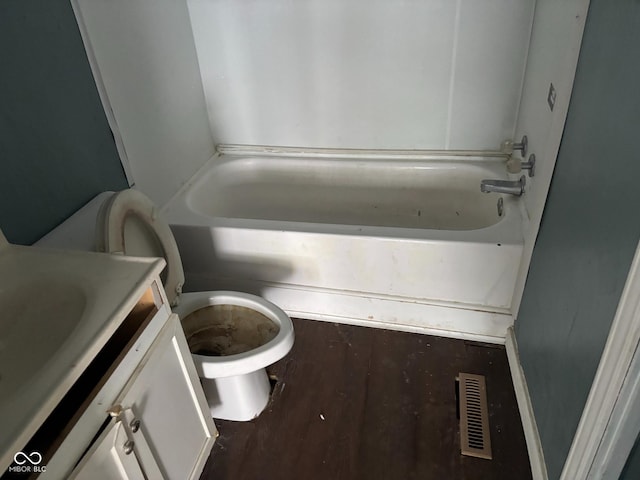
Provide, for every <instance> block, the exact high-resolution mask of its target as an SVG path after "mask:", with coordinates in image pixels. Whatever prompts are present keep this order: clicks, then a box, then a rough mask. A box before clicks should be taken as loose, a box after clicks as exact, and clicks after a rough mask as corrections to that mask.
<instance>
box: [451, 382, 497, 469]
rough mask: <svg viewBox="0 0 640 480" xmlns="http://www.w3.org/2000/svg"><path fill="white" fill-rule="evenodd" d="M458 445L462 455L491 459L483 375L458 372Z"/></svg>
mask: <svg viewBox="0 0 640 480" xmlns="http://www.w3.org/2000/svg"><path fill="white" fill-rule="evenodd" d="M458 379H459V381H460V446H461V449H462V454H463V455H469V456H472V457H479V458H487V459H491V439H490V437H489V410H488V408H487V388H486V384H485V379H484V376H483V375H474V374H472V373H460V374H459V375H458Z"/></svg>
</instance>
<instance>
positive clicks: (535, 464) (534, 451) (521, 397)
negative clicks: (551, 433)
mask: <svg viewBox="0 0 640 480" xmlns="http://www.w3.org/2000/svg"><path fill="white" fill-rule="evenodd" d="M505 347H506V350H507V359H508V360H509V368H510V369H511V378H512V380H513V389H514V390H515V393H516V400H517V401H518V409H519V410H520V419H521V420H522V429H523V430H524V437H525V440H526V442H527V451H528V452H529V461H530V462H531V474H532V476H533V480H547V479H548V476H547V466H546V464H545V463H544V455H543V452H542V444H541V443H540V435H539V434H538V426H537V424H536V420H535V416H534V413H533V407H532V405H531V398H530V397H529V389H528V388H527V381H526V379H525V377H524V372H523V371H522V366H521V365H520V356H519V354H518V344H517V342H516V335H515V332H514V330H513V327H509V329H508V331H507V337H506V339H505Z"/></svg>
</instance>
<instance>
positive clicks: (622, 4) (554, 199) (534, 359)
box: [516, 0, 640, 480]
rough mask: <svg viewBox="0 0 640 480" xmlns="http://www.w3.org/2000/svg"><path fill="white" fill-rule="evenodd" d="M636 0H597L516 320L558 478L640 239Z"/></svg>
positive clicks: (552, 474) (552, 473) (639, 20)
mask: <svg viewBox="0 0 640 480" xmlns="http://www.w3.org/2000/svg"><path fill="white" fill-rule="evenodd" d="M638 58H640V2H638V1H637V0H620V1H617V2H609V1H607V0H591V6H590V9H589V16H588V18H587V24H586V28H585V33H584V38H583V44H582V50H581V54H580V61H579V64H578V70H577V75H576V81H575V86H574V91H573V95H572V98H571V105H570V109H569V116H568V119H567V124H566V127H565V131H564V136H563V140H562V145H561V148H560V153H559V156H558V161H557V165H556V169H555V173H554V177H553V181H552V183H551V189H550V193H549V197H548V199H547V205H546V208H545V212H544V216H543V219H542V224H541V228H540V233H539V235H538V239H537V242H536V246H535V250H534V253H533V258H532V262H531V267H530V270H529V276H528V279H527V283H526V287H525V291H524V297H523V300H522V306H521V308H520V313H519V316H518V318H517V320H516V336H517V340H518V346H519V349H520V355H521V362H522V366H523V368H524V372H525V376H526V379H527V383H528V386H529V392H530V394H531V401H532V403H533V408H534V412H535V417H536V421H537V424H538V429H539V432H540V437H541V441H542V446H543V449H544V455H545V460H546V463H547V468H548V472H549V478H550V479H551V480H554V479H557V478H558V477H559V476H560V473H561V471H562V467H563V465H564V461H565V459H566V456H567V453H568V451H569V448H570V446H571V442H572V440H573V436H574V434H575V431H576V428H577V425H578V422H579V420H580V416H581V413H582V410H583V408H584V405H585V402H586V399H587V396H588V394H589V389H590V386H591V383H592V381H593V378H594V375H595V371H596V368H597V366H598V362H599V360H600V356H601V354H602V351H603V348H604V344H605V341H606V338H607V335H608V332H609V328H610V326H611V322H612V320H613V317H614V315H615V311H616V307H617V304H618V300H619V298H620V294H621V292H622V288H623V286H624V283H625V280H626V277H627V274H628V270H629V266H630V264H631V260H632V258H633V254H634V252H635V248H636V245H637V242H638V239H639V237H640V221H638V207H639V206H640V187H638V179H639V178H640V157H639V156H638V136H639V135H640V88H638V85H639V83H638V81H639V80H638V79H639V78H640V62H639V61H638V60H637V59H638Z"/></svg>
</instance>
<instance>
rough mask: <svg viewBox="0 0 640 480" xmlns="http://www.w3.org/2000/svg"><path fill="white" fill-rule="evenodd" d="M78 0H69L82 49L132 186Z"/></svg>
mask: <svg viewBox="0 0 640 480" xmlns="http://www.w3.org/2000/svg"><path fill="white" fill-rule="evenodd" d="M79 1H80V0H70V2H71V8H72V9H73V13H74V14H75V16H76V21H77V23H78V29H79V30H80V36H81V37H82V43H84V49H85V52H86V53H87V59H88V60H89V66H90V67H91V72H92V73H93V79H94V81H95V83H96V88H97V90H98V95H99V96H100V101H101V102H102V108H103V109H104V113H105V115H106V117H107V122H108V123H109V127H110V128H111V132H112V133H113V140H114V141H115V144H116V149H117V150H118V155H119V156H120V163H121V164H122V169H123V170H124V174H125V177H126V178H127V183H128V184H129V186H133V185H134V184H135V180H134V178H133V172H132V170H131V164H130V163H129V157H128V155H127V150H126V148H125V146H124V141H123V140H122V134H121V133H120V128H119V127H118V122H117V121H116V117H115V115H114V113H113V109H112V108H111V102H110V101H109V95H108V94H107V88H106V87H105V85H104V81H103V80H102V73H101V72H100V67H99V65H98V60H97V59H96V55H95V53H94V51H93V47H92V46H91V39H90V38H89V32H88V31H87V26H86V24H85V21H84V17H83V16H82V10H81V8H80V4H79V3H78V2H79Z"/></svg>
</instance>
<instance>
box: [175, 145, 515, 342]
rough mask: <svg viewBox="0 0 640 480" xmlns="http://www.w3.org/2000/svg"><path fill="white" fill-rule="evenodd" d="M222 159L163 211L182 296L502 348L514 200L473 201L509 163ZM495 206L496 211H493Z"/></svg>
mask: <svg viewBox="0 0 640 480" xmlns="http://www.w3.org/2000/svg"><path fill="white" fill-rule="evenodd" d="M348 157H349V156H348V155H344V156H343V157H342V158H340V157H337V156H336V157H327V156H326V155H325V156H315V157H313V156H306V157H302V156H297V157H296V156H270V155H264V154H263V155H246V154H245V155H222V156H218V157H215V158H214V159H212V160H211V161H210V162H209V163H208V164H207V165H206V166H205V168H204V169H202V170H201V171H200V172H199V173H198V174H197V175H196V176H195V177H194V179H193V180H192V181H191V182H190V183H189V184H187V185H186V186H185V187H184V188H183V189H182V190H181V191H180V192H179V193H178V195H177V196H176V197H175V198H174V199H172V200H171V202H169V204H168V205H166V206H165V208H164V209H163V211H164V214H165V215H166V216H167V217H168V220H169V222H170V223H171V225H172V229H173V231H174V234H175V236H176V240H177V241H178V246H179V248H180V251H181V255H182V261H183V264H184V269H185V273H186V278H187V283H186V289H188V290H201V289H217V288H220V289H222V288H224V289H237V290H242V291H247V292H250V293H256V294H259V295H262V296H264V297H266V298H267V299H269V300H271V301H273V302H275V303H277V304H278V305H280V306H281V307H282V308H284V309H285V310H286V311H287V312H288V313H289V314H291V315H295V316H298V317H303V318H312V319H330V320H333V321H339V322H344V323H354V324H366V325H374V326H384V327H387V328H395V329H401V330H409V331H422V332H428V333H436V334H441V335H448V336H457V337H463V338H474V339H480V340H485V341H495V342H501V341H502V340H503V338H504V336H505V332H506V329H507V327H508V326H509V325H511V324H512V317H511V315H510V313H509V309H510V304H511V296H512V292H513V287H514V284H515V279H516V275H517V272H518V266H519V262H520V256H521V253H522V245H523V240H522V226H521V223H522V222H521V213H520V208H519V204H520V202H519V199H517V198H515V197H511V196H508V195H506V196H501V195H498V194H494V193H491V194H484V193H481V192H480V181H481V180H482V179H483V178H506V171H505V166H504V159H501V158H482V157H472V156H468V157H461V156H455V155H454V156H449V157H447V158H443V159H433V158H431V159H424V158H417V159H416V158H406V156H403V155H400V156H394V157H393V158H386V157H381V156H372V157H371V158H367V159H363V158H348ZM501 198H502V208H501V210H502V211H501V215H500V214H499V211H498V210H499V209H498V202H499V200H500V199H501Z"/></svg>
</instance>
